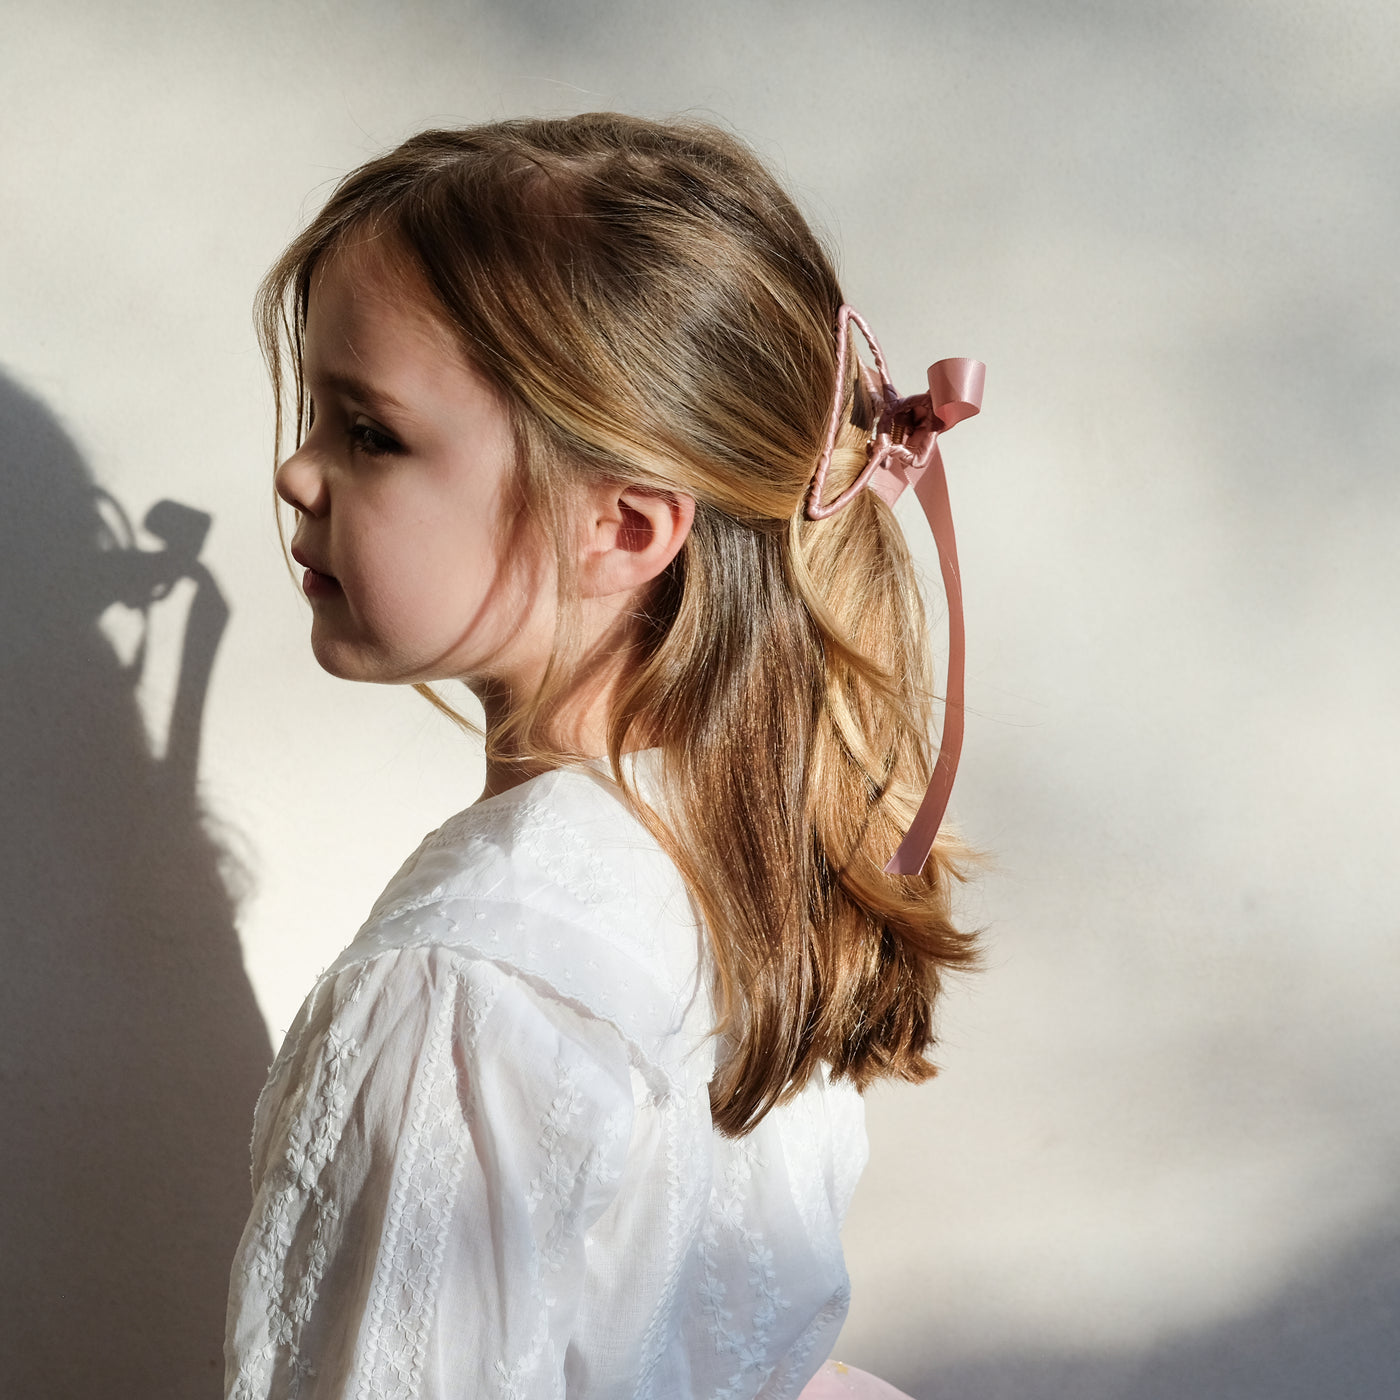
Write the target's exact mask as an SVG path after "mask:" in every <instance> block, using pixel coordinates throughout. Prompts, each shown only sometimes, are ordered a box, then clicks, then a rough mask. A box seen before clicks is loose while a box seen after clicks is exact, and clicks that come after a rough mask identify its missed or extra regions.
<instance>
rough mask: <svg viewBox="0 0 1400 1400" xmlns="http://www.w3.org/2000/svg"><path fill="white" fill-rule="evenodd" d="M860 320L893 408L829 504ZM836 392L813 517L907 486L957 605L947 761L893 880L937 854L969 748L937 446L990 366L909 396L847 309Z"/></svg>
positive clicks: (956, 592)
mask: <svg viewBox="0 0 1400 1400" xmlns="http://www.w3.org/2000/svg"><path fill="white" fill-rule="evenodd" d="M851 322H854V323H855V324H856V326H857V327H858V328H859V329H860V333H861V334H862V335H863V336H864V337H865V339H866V343H867V344H868V345H869V346H870V349H871V352H872V353H873V354H874V356H875V364H876V367H877V369H878V371H879V380H878V382H877V383H872V382H871V381H872V380H874V375H873V374H871V372H870V371H868V370H866V369H865V367H864V366H861V374H862V376H864V377H865V378H866V384H867V387H868V388H870V389H871V390H872V392H873V393H874V397H875V399H876V401H877V402H883V404H884V408H883V410H882V412H881V414H880V420H879V422H878V423H877V424H876V428H875V434H874V436H873V437H872V438H871V441H870V445H869V447H868V449H867V453H868V456H867V460H866V464H865V467H864V469H863V470H862V471H861V473H860V475H859V476H857V477H856V479H855V480H854V481H853V482H852V483H851V484H850V485H849V486H848V487H847V488H846V489H845V490H844V491H843V492H842V493H841V494H840V495H839V496H837V498H836V499H835V500H834V501H830V502H823V501H822V498H821V496H822V487H823V485H824V484H825V482H826V473H827V469H828V467H830V465H831V454H832V452H833V450H834V449H835V447H836V434H837V432H838V431H839V429H840V426H841V407H842V403H843V401H844V398H845V393H844V391H845V387H846V337H847V333H848V328H849V325H850V323H851ZM836 344H837V368H836V392H835V395H834V397H833V400H832V409H831V421H830V423H829V424H828V426H827V434H826V447H825V449H824V450H823V452H822V456H821V460H820V462H818V464H817V471H816V475H815V476H814V477H813V478H812V488H811V490H810V492H809V493H808V496H807V516H808V518H809V519H811V520H825V519H826V518H827V517H828V516H830V515H835V514H836V512H837V511H838V510H840V509H841V508H842V506H845V505H847V504H849V503H850V502H851V501H852V500H854V499H855V497H856V496H857V495H858V494H859V493H860V492H861V491H863V490H864V489H865V488H866V487H867V486H869V487H870V489H871V490H872V491H874V492H875V494H876V495H877V496H879V497H880V498H881V500H883V501H884V502H885V503H886V504H887V505H891V506H892V505H893V504H894V503H895V502H896V501H897V500H898V499H899V498H900V496H901V495H903V494H904V491H905V489H906V488H907V487H910V486H912V487H913V488H914V495H915V496H916V497H917V498H918V501H919V504H920V506H922V507H923V512H924V516H925V518H926V519H927V520H928V523H929V529H931V530H932V531H933V538H934V542H935V543H936V544H937V546H938V566H939V569H940V571H941V572H942V575H943V591H944V594H945V595H946V597H947V600H948V683H947V686H946V687H945V689H944V699H943V734H942V736H941V738H940V740H939V744H938V759H937V762H936V763H935V764H934V767H933V775H932V777H931V778H930V779H929V785H928V788H927V790H926V791H925V793H924V797H923V801H922V802H920V803H919V810H918V811H917V812H916V813H915V814H914V820H913V821H912V822H911V823H910V826H909V830H908V831H907V832H906V833H905V835H904V840H903V841H901V842H900V843H899V849H898V850H897V851H896V852H895V853H894V855H893V856H892V857H891V858H890V861H889V863H888V864H887V865H886V866H885V870H886V871H887V872H888V873H889V874H891V875H917V874H918V873H919V872H920V871H921V870H922V869H923V868H924V864H925V862H926V861H927V860H928V857H929V852H930V851H932V850H933V842H934V838H935V837H936V836H937V835H938V828H939V826H940V825H941V824H942V821H943V814H944V812H945V811H947V808H948V798H949V796H950V794H951V793H952V791H953V778H954V776H955V775H956V774H957V770H958V758H959V756H960V755H961V753H962V741H963V671H964V668H965V665H966V637H965V634H964V628H963V602H962V581H961V578H960V577H959V574H958V545H957V540H956V538H955V537H954V534H953V512H952V507H951V505H950V504H949V501H948V481H947V477H946V476H945V474H944V471H943V456H942V453H941V452H940V451H939V449H938V437H939V434H940V433H946V432H947V431H948V429H949V428H952V427H955V426H956V425H957V424H958V423H961V422H962V421H963V419H964V418H971V417H972V416H973V415H974V414H975V413H977V412H978V411H979V410H980V409H981V407H982V386H983V383H984V381H985V379H986V374H987V367H986V365H984V364H983V363H982V361H981V360H961V359H960V360H939V361H938V363H937V364H934V365H930V366H929V371H928V392H927V393H926V394H914V395H911V396H910V397H909V398H901V397H900V396H899V394H898V392H897V391H896V389H895V387H894V385H893V384H891V383H890V374H889V369H888V368H887V367H886V364H885V356H884V353H883V351H881V349H880V343H879V341H877V340H876V339H875V334H874V332H873V331H872V330H871V329H870V327H869V326H868V325H867V324H866V322H865V319H864V317H862V316H861V315H860V314H859V312H857V311H855V310H854V309H853V308H851V307H849V306H842V307H841V310H840V311H839V312H838V313H837V317H836Z"/></svg>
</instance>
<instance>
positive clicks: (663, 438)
mask: <svg viewBox="0 0 1400 1400" xmlns="http://www.w3.org/2000/svg"><path fill="white" fill-rule="evenodd" d="M364 236H369V237H373V238H377V239H383V240H384V244H385V246H386V247H390V248H392V249H395V250H397V253H396V255H397V256H399V257H400V258H401V259H403V260H405V261H406V263H407V265H408V267H409V268H411V270H412V272H413V274H414V276H415V279H416V280H417V281H418V282H419V283H420V284H421V286H422V288H423V291H424V294H425V295H426V296H427V297H429V298H430V302H431V304H430V308H429V309H430V310H431V311H432V312H433V314H435V315H436V316H437V317H439V318H440V319H441V321H442V322H443V323H444V324H445V325H446V326H447V327H449V328H450V329H451V330H452V332H453V333H454V334H455V336H456V338H457V340H458V341H459V343H460V345H461V348H462V351H463V353H464V354H465V355H466V356H467V357H468V358H469V360H470V361H471V362H472V363H473V364H474V365H475V366H476V367H477V368H478V369H479V370H480V371H481V372H482V373H484V374H485V375H486V376H487V377H488V378H489V379H490V380H491V381H493V382H494V384H495V385H496V386H497V387H498V388H499V390H500V391H501V393H502V395H503V397H504V400H505V402H506V403H507V404H508V406H509V409H510V413H511V417H512V422H513V425H514V428H515V431H516V437H517V442H518V444H519V449H518V455H519V467H518V477H519V497H520V502H521V505H522V508H523V509H525V510H526V511H528V512H531V513H532V514H533V515H535V516H536V517H537V518H538V519H539V520H540V521H541V523H542V526H543V527H544V529H545V530H546V532H547V533H548V534H549V535H550V536H551V537H552V539H553V541H554V543H555V546H556V549H558V546H559V544H560V541H561V540H562V539H563V538H564V537H565V532H566V531H567V519H566V514H567V508H566V505H565V504H561V503H566V502H567V500H568V499H569V492H568V489H567V488H568V486H569V484H570V483H576V482H577V481H578V480H580V479H581V478H590V477H591V478H604V479H608V480H613V481H620V482H625V483H628V484H631V485H634V486H638V487H643V488H646V489H650V490H656V491H666V492H683V493H686V494H689V495H691V496H693V497H694V498H695V501H696V511H695V522H694V526H693V528H692V530H691V533H690V536H689V538H688V540H687V542H686V544H685V546H684V547H683V549H682V550H681V553H680V554H679V555H678V556H677V558H676V560H675V562H674V563H673V564H672V565H671V566H670V568H669V569H668V570H667V571H666V572H665V574H664V575H663V576H662V577H661V578H660V579H659V580H657V583H656V585H655V586H654V587H653V589H652V591H651V593H650V595H649V596H648V598H647V599H646V601H645V606H644V607H643V608H642V610H641V611H640V613H639V616H638V619H637V634H636V637H635V639H634V644H633V647H632V650H631V652H630V655H629V658H628V662H627V666H626V671H625V675H624V677H623V679H622V682H621V684H620V687H619V689H618V690H617V692H616V696H615V700H614V703H613V706H612V709H611V711H610V723H609V745H608V746H609V755H610V758H611V760H612V764H613V769H614V773H615V775H616V776H617V778H618V781H619V782H620V783H623V785H624V790H625V791H627V793H628V796H629V800H630V801H631V802H632V804H633V805H634V807H635V808H636V810H637V811H638V813H639V815H640V816H641V818H642V819H643V820H644V821H645V822H647V824H648V825H649V826H650V827H651V829H652V830H653V832H654V833H655V834H656V836H657V838H658V839H659V840H660V841H661V842H662V844H663V845H664V846H665V847H666V849H667V850H668V852H669V853H670V854H671V856H672V857H673V859H674V860H675V861H676V864H677V866H678V868H679V869H680V871H681V873H682V875H683V876H684V878H685V880H686V883H687V885H688V887H689V889H690V891H691V895H692V898H693V899H694V901H695V903H696V905H697V907H698V909H699V911H700V913H701V916H702V918H703V920H704V924H705V927H706V930H707V934H708V942H709V948H710V954H711V957H712V959H713V985H714V996H715V1006H716V1011H717V1016H718V1029H719V1031H720V1033H721V1034H722V1049H721V1054H720V1058H719V1063H718V1066H717V1069H716V1073H715V1077H714V1079H713V1081H712V1083H711V1105H712V1111H713V1116H714V1121H715V1123H716V1124H717V1126H718V1127H719V1128H720V1129H721V1130H722V1131H724V1132H726V1133H729V1134H732V1135H739V1134H742V1133H744V1132H747V1131H748V1130H749V1129H751V1128H752V1127H754V1126H755V1125H756V1124H757V1123H758V1122H759V1120H760V1119H761V1118H762V1117H763V1116H764V1114H765V1113H767V1112H768V1111H769V1109H771V1108H772V1107H773V1106H774V1104H776V1103H778V1102H781V1101H782V1100H784V1099H785V1098H786V1097H788V1096H790V1095H791V1094H793V1093H795V1092H797V1091H798V1090H799V1089H800V1088H801V1087H802V1086H803V1085H804V1084H805V1083H806V1082H807V1080H808V1078H809V1077H810V1076H811V1075H812V1074H813V1073H815V1072H817V1070H818V1068H819V1066H820V1064H821V1063H822V1062H826V1063H827V1064H828V1065H829V1066H830V1069H831V1072H832V1074H833V1075H834V1076H835V1077H838V1078H842V1077H844V1078H850V1079H851V1080H853V1081H854V1082H855V1084H856V1085H857V1086H858V1087H860V1088H864V1087H865V1086H866V1085H868V1084H869V1083H871V1082H872V1081H873V1080H875V1079H878V1078H881V1077H885V1076H894V1077H898V1078H902V1079H906V1080H914V1081H918V1080H922V1079H925V1078H927V1077H929V1076H930V1075H932V1074H933V1073H934V1072H935V1071H934V1067H933V1065H932V1064H931V1063H930V1062H929V1060H928V1059H927V1052H928V1050H929V1048H930V1047H931V1045H932V1044H933V1041H934V1025H933V1008H934V1002H935V999H936V997H937V995H938V992H939V990H940V984H941V979H942V975H943V973H944V971H945V970H947V969H949V968H954V967H960V966H966V965H968V964H970V963H971V962H972V961H973V959H974V943H973V939H972V937H971V935H969V934H967V933H964V932H962V931H960V930H959V929H958V928H957V927H955V925H954V922H953V919H952V915H951V909H950V893H951V888H952V884H953V881H954V880H956V879H960V878H962V873H961V872H962V868H963V858H964V856H965V852H964V851H963V849H962V848H961V847H960V846H959V845H958V844H957V843H956V841H954V840H953V839H952V838H950V837H948V836H947V835H946V834H945V835H940V837H939V841H938V844H937V845H936V846H935V848H934V851H933V854H932V856H931V857H930V859H929V862H928V864H927V866H926V867H925V869H924V871H923V873H922V874H921V875H918V876H907V877H905V876H890V875H886V874H885V873H884V871H883V868H882V867H883V864H884V862H885V860H886V859H887V858H888V856H889V855H890V853H891V852H892V851H893V850H894V848H895V846H896V845H897V844H898V842H899V840H900V837H901V835H902V833H903V830H904V828H905V826H906V825H907V823H908V821H909V819H910V817H911V816H912V814H913V811H914V808H915V806H916V805H917V801H918V798H919V796H920V795H921V794H922V791H923V787H924V785H925V783H926V782H927V779H928V776H929V772H930V765H931V747H930V740H929V730H930V726H931V721H932V695H933V684H932V664H931V659H930V655H929V648H928V643H927V637H926V632H927V629H926V626H925V621H924V615H923V607H922V603H921V601H920V597H919V592H918V588H917V585H916V580H915V577H914V573H913V569H912V566H911V562H910V559H909V555H908V552H907V550H906V547H905V543H904V538H903V535H902V532H901V530H900V527H899V525H898V524H897V523H896V521H895V520H894V518H893V516H892V515H891V513H890V511H889V508H888V507H887V506H886V505H885V504H884V502H883V501H881V500H880V499H879V498H878V497H877V496H876V495H875V494H874V493H873V492H871V491H864V492H861V493H860V494H859V495H858V496H857V497H856V499H855V500H854V501H853V502H852V503H851V504H850V505H849V506H848V507H847V508H845V509H844V510H842V511H840V512H839V513H838V514H836V515H835V516H833V517H832V518H830V519H828V520H824V521H819V522H817V521H809V520H807V519H806V518H805V516H804V512H803V505H804V500H805V497H806V493H807V489H808V485H809V483H810V481H811V477H812V473H813V469H814V467H815V464H816V461H817V458H818V455H819V453H820V451H821V448H822V445H823V442H824V438H825V432H826V426H827V419H828V415H829V412H830V406H831V392H832V390H831V385H832V382H833V379H834V376H835V374H836V369H837V358H836V357H837V348H836V343H835V331H834V328H835V324H836V315H837V310H838V308H839V307H840V305H841V303H842V301H843V297H842V293H841V289H840V286H839V285H838V283H837V280H836V275H835V272H834V271H833V269H832V265H831V262H830V260H829V259H828V257H827V256H826V254H825V252H824V251H823V249H822V247H821V245H820V244H819V243H818V241H817V240H816V238H815V237H814V236H813V234H812V232H811V230H810V229H809V228H808V226H807V224H806V222H805V220H804V219H803V218H802V216H801V214H800V213H799V212H798V211H797V209H796V207H795V206H794V205H793V203H792V202H791V200H789V199H788V197H787V196H786V195H785V194H784V193H783V191H782V190H781V189H780V188H779V187H778V185H777V184H776V182H775V181H774V180H773V178H772V177H771V176H770V175H769V174H768V172H767V171H766V170H765V169H764V168H763V166H762V165H761V164H760V163H759V162H758V160H757V159H756V158H755V157H754V156H753V155H752V154H751V153H750V152H749V151H748V150H747V149H746V148H745V147H744V146H743V145H742V144H741V143H740V142H738V141H737V140H735V139H734V138H733V137H731V136H729V135H727V134H725V133H723V132H721V131H719V130H716V129H715V128H713V127H710V126H706V125H702V124H699V123H694V122H667V123H658V122H650V121H644V120H640V119H637V118H632V117H626V116H619V115H616V114H612V113H592V114H588V115H585V116H578V117H572V118H568V119H563V120H519V121H508V122H500V123H493V124H491V125H486V126H478V127H471V128H467V129H464V130H456V131H428V132H424V133H422V134H421V135H418V136H415V137H413V138H411V139H410V140H408V141H406V142H404V143H403V145H401V146H400V147H398V149H397V150H394V151H392V152H390V153H389V154H387V155H385V156H382V157H380V158H379V159H377V160H373V161H370V162H369V163H368V164H366V165H364V166H362V167H361V168H360V169H358V170H355V171H353V172H352V173H351V174H350V175H348V176H347V177H346V178H345V179H344V180H343V181H342V182H341V184H340V185H339V186H338V188H337V189H336V191H335V193H334V194H333V195H332V196H331V198H330V200H329V201H328V203H327V204H326V206H325V208H324V209H323V210H322V211H321V213H320V214H319V215H318V216H317V217H316V218H315V219H314V220H313V222H312V223H311V225H310V226H309V227H308V228H307V229H306V231H305V232H304V233H302V234H301V236H300V237H299V238H297V239H296V240H295V242H293V243H292V245H291V246H290V247H289V248H288V250H287V251H286V253H285V254H284V255H283V257H282V258H281V259H280V261H279V262H278V263H277V265H276V266H275V267H274V268H273V269H272V271H271V272H270V273H269V274H268V277H267V279H266V281H265V282H264V284H263V287H262V289H261V292H260V296H259V309H260V329H261V333H262V338H263V343H264V348H265V350H266V352H267V355H268V359H269V364H270V367H271V371H272V377H273V385H274V393H275V395H276V398H277V406H278V438H279V451H280V444H281V438H282V436H283V427H284V422H285V414H284V409H283V398H284V389H285V388H286V387H287V373H286V370H287V362H288V360H289V361H290V369H291V383H292V384H293V385H294V390H295V392H294V397H293V407H292V418H293V424H292V426H293V428H294V433H295V436H296V439H297V441H300V439H301V436H302V435H303V434H304V432H305V431H306V428H307V426H308V422H309V413H310V405H309V402H308V399H307V395H306V392H305V387H304V384H303V379H302V367H301V356H302V344H303V336H304V330H305V322H306V310H307V302H308V296H309V292H310V286H311V278H312V274H313V272H314V270H315V268H316V266H317V264H318V262H319V261H320V260H321V259H323V258H325V257H326V256H327V255H328V254H330V253H332V252H334V251H336V250H337V249H339V248H341V247H343V246H345V244H346V243H347V241H348V240H351V239H355V238H360V237H364ZM842 353H843V355H844V356H845V359H846V375H847V383H848V386H849V387H848V407H847V420H848V421H847V426H846V427H845V428H844V429H843V431H842V433H841V435H840V438H839V440H838V447H837V452H836V454H835V456H834V458H833V461H832V466H831V471H830V476H829V481H830V486H829V487H828V494H832V493H834V492H836V491H839V490H840V489H841V488H842V486H843V485H844V484H846V483H848V482H849V481H851V480H853V479H854V476H855V474H856V472H857V471H858V470H859V469H860V467H861V465H862V464H863V462H864V459H865V442H866V438H867V434H868V428H869V424H870V413H869V408H868V405H867V404H866V403H865V398H864V391H863V390H862V388H861V387H860V382H859V375H858V374H857V373H856V368H857V361H856V358H855V356H854V354H852V353H851V352H850V351H849V350H848V349H843V351H842ZM558 552H559V554H560V561H561V583H560V590H561V604H562V605H563V606H564V607H565V608H567V604H568V601H569V599H568V577H567V550H562V549H561V550H558ZM561 616H566V614H561ZM567 631H568V629H567V626H565V625H561V627H560V628H559V631H558V636H557V639H556V648H555V660H554V662H553V663H552V664H551V668H550V672H549V674H548V675H547V676H546V679H545V682H544V683H543V685H542V687H541V689H540V692H539V693H538V694H537V695H535V696H534V697H532V698H531V699H530V700H529V701H528V703H526V704H524V705H522V706H521V708H520V709H519V711H518V713H516V714H515V715H514V716H513V717H512V719H511V720H510V722H509V724H508V725H507V727H506V728H505V729H504V730H502V731H500V732H498V733H493V734H492V735H491V736H490V739H489V741H488V742H490V743H492V744H494V745H495V746H496V749H495V751H496V752H498V753H504V754H508V756H510V757H512V758H520V757H525V756H529V757H532V758H535V759H537V760H540V759H542V760H545V761H549V762H557V761H560V760H561V759H564V758H567V757H570V755H567V754H561V753H559V752H558V751H557V749H556V747H555V741H554V740H553V739H552V738H551V737H550V733H549V727H548V724H549V708H550V703H551V700H552V699H553V698H555V697H557V695H558V694H559V693H560V690H561V687H563V686H565V685H566V684H567V682H568V678H569V675H570V671H571V667H572V665H573V664H574V662H575V661H576V660H577V658H571V657H569V656H568V654H567ZM427 694H428V696H429V698H430V699H432V700H433V702H434V703H435V704H437V705H439V707H440V708H444V709H448V710H449V712H451V708H450V706H447V704H446V702H445V701H443V700H441V699H440V698H439V697H437V696H436V695H434V694H433V693H432V692H430V691H428V692H427ZM643 743H646V744H656V745H659V747H660V748H661V750H662V763H661V767H662V772H663V783H664V793H665V800H664V802H663V803H661V804H660V809H659V810H653V809H651V808H649V807H647V806H646V804H645V803H643V802H642V801H641V799H640V797H639V795H638V794H637V793H636V791H635V789H633V788H631V787H630V786H628V785H627V783H626V778H625V771H624V768H623V765H622V762H621V757H622V754H623V753H624V752H625V751H627V750H628V749H631V748H636V747H639V746H641V744H643Z"/></svg>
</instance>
